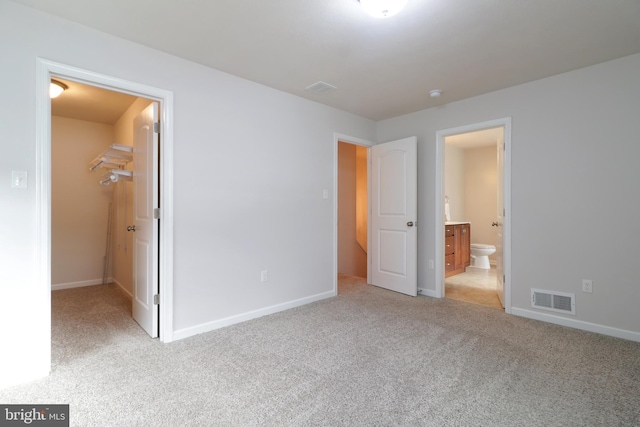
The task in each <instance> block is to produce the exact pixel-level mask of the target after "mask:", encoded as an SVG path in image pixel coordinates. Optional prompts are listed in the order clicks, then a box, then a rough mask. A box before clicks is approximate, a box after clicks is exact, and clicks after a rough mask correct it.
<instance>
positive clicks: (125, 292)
mask: <svg viewBox="0 0 640 427" xmlns="http://www.w3.org/2000/svg"><path fill="white" fill-rule="evenodd" d="M111 283H114V284H115V285H116V286H117V287H118V290H120V292H122V293H123V294H124V296H126V297H127V298H129V299H130V300H132V299H133V294H132V293H131V292H129V291H128V290H126V289H125V287H124V286H122V283H120V282H118V281H117V280H116V279H111Z"/></svg>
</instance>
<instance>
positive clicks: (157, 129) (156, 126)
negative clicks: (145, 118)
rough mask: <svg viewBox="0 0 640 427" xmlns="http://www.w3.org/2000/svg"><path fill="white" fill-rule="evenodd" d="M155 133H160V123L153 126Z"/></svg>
mask: <svg viewBox="0 0 640 427" xmlns="http://www.w3.org/2000/svg"><path fill="white" fill-rule="evenodd" d="M153 131H154V132H155V133H158V134H159V133H160V123H159V122H155V123H154V124H153Z"/></svg>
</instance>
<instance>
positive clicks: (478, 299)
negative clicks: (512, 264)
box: [444, 267, 502, 309]
mask: <svg viewBox="0 0 640 427" xmlns="http://www.w3.org/2000/svg"><path fill="white" fill-rule="evenodd" d="M444 285H445V297H446V298H451V299H456V300H460V301H466V302H471V303H475V304H480V305H485V306H488V307H494V308H499V309H502V305H501V304H500V300H499V299H498V294H497V293H496V269H495V268H494V267H491V269H490V270H483V269H479V268H473V267H467V271H466V272H464V273H461V274H456V275H455V276H451V277H447V278H446V279H445V281H444Z"/></svg>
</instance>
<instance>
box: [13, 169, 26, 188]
mask: <svg viewBox="0 0 640 427" xmlns="http://www.w3.org/2000/svg"><path fill="white" fill-rule="evenodd" d="M11 188H27V172H25V171H11Z"/></svg>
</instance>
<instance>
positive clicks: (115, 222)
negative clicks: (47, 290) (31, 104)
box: [51, 78, 158, 337]
mask: <svg viewBox="0 0 640 427" xmlns="http://www.w3.org/2000/svg"><path fill="white" fill-rule="evenodd" d="M54 80H55V81H56V82H57V83H60V84H61V85H62V86H63V87H65V88H66V89H65V90H64V91H63V92H62V93H61V94H60V95H59V96H58V97H56V98H53V99H52V100H51V261H52V262H51V289H52V290H59V289H68V288H76V287H84V286H93V285H107V284H114V285H115V286H116V287H117V288H118V289H119V290H120V291H122V292H123V293H124V294H125V295H126V296H127V298H128V299H129V300H131V301H132V305H133V307H134V308H133V317H134V319H135V320H136V321H137V322H138V323H140V324H141V326H143V328H144V329H145V331H147V333H149V335H150V336H151V337H157V336H158V328H157V318H158V315H157V306H154V305H153V301H152V298H153V295H154V294H156V293H157V290H156V289H155V287H154V284H157V280H154V276H155V275H154V274H153V272H152V271H148V270H149V268H148V265H149V264H150V263H149V262H147V261H146V260H145V259H144V257H145V256H147V255H149V256H153V254H154V253H155V254H156V256H157V232H156V233H153V234H151V237H150V238H149V236H145V239H143V241H142V243H141V239H140V238H139V236H138V235H140V234H144V233H141V230H140V228H141V227H140V224H136V222H141V221H143V219H148V217H151V219H153V213H152V212H151V213H149V212H147V211H146V210H147V209H146V202H147V201H150V202H153V201H154V200H155V201H157V194H156V195H155V197H153V195H152V194H147V193H148V192H146V191H145V187H147V184H149V183H151V184H153V183H154V182H155V183H157V171H158V168H157V167H153V164H157V160H156V161H154V160H153V154H154V150H153V148H154V147H157V144H156V145H150V148H151V153H150V155H151V157H144V156H143V157H141V156H140V154H141V153H143V154H144V153H145V152H147V151H148V150H144V149H141V148H140V147H137V148H136V150H135V151H136V152H135V153H134V145H135V144H136V136H138V143H140V142H142V147H145V145H146V144H145V143H146V142H147V141H146V140H147V139H148V138H147V136H148V137H150V138H153V135H152V133H153V124H151V129H150V130H151V134H149V133H145V128H146V129H149V124H148V123H142V124H140V123H139V121H140V120H143V121H144V119H145V118H149V116H150V114H149V111H151V114H153V113H152V112H153V111H155V112H156V118H155V119H156V120H157V103H155V102H154V101H152V100H150V99H146V98H142V97H137V96H134V95H130V94H125V93H121V92H116V91H111V90H107V89H103V88H99V87H95V86H91V85H87V84H83V83H79V82H76V81H73V80H65V79H63V78H57V79H54ZM150 107H151V109H150V110H149V108H150ZM149 120H153V116H151V117H150V118H149ZM137 121H138V127H139V128H141V129H137V128H136V123H137ZM156 135H157V134H156ZM155 154H156V159H157V150H155ZM134 155H135V157H137V158H136V159H135V162H134ZM149 166H151V167H149ZM134 168H135V170H134ZM134 175H135V182H134ZM152 191H153V190H152ZM155 191H156V192H157V185H155ZM148 223H149V221H148V220H147V225H149V226H148V227H143V229H147V230H148V229H150V228H151V227H156V226H157V225H156V224H148ZM136 226H137V228H138V231H137V232H136V231H135V230H136ZM154 235H155V236H156V239H155V240H154V239H153V236H154ZM154 241H155V243H154V245H155V248H154V245H152V244H150V243H152V242H154ZM136 254H137V256H136ZM156 279H157V278H156ZM149 293H151V296H150V297H149V296H148V295H147V294H149ZM149 300H151V301H150V302H151V304H147V301H149ZM140 301H143V302H142V303H141V302H140ZM145 310H146V311H149V310H155V312H156V313H144V311H145ZM141 311H142V313H140V312H141ZM147 318H149V319H156V321H155V323H154V322H153V321H151V322H149V321H147Z"/></svg>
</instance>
